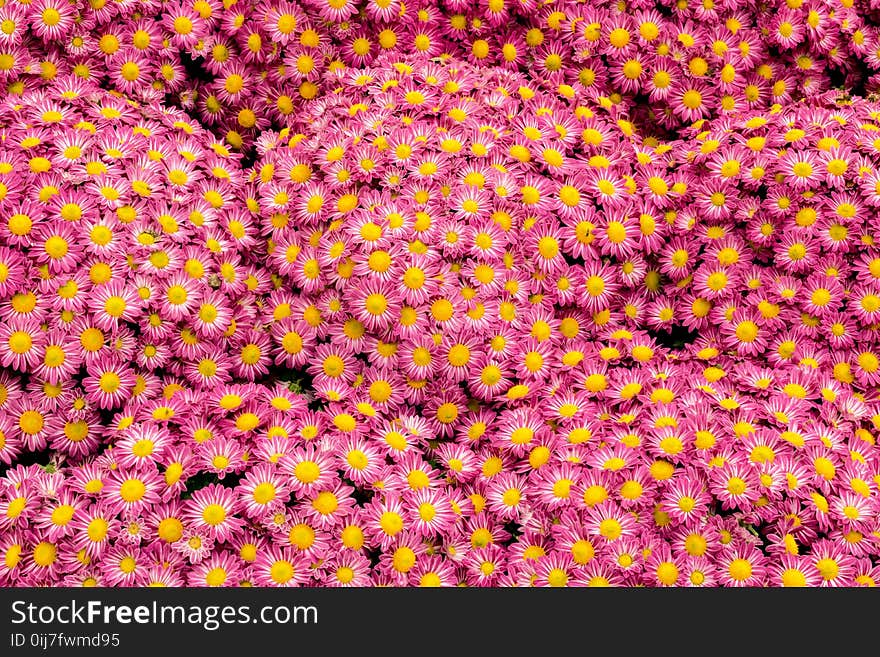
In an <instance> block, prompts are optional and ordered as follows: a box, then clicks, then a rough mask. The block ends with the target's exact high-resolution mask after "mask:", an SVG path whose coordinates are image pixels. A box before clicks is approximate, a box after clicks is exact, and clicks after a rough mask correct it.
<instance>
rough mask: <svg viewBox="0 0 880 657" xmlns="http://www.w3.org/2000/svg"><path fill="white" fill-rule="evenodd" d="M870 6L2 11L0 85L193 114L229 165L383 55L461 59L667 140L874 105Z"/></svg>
mask: <svg viewBox="0 0 880 657" xmlns="http://www.w3.org/2000/svg"><path fill="white" fill-rule="evenodd" d="M872 10H873V4H872V3H871V2H868V1H867V0H858V1H854V0H847V1H846V2H841V3H837V2H832V1H831V0H816V1H811V2H805V1H804V0H784V1H783V0H772V1H771V2H754V1H753V0H750V1H749V2H745V3H743V2H729V1H725V2H715V1H708V2H681V1H677V2H641V1H640V2H632V3H619V2H617V1H616V0H615V1H613V2H612V1H611V0H601V1H598V2H589V3H585V2H579V1H577V0H566V1H564V2H546V3H545V2H541V1H539V0H448V1H445V2H442V3H437V2H435V1H434V0H417V1H416V2H406V3H404V2H401V0H366V1H356V0H303V1H302V2H300V3H294V2H277V1H276V0H260V1H258V2H257V1H252V0H248V1H247V2H237V1H235V0H223V1H222V2H221V1H218V0H195V1H192V0H189V1H185V2H184V1H176V2H155V1H153V0H132V1H130V2H129V1H127V2H125V3H118V2H107V1H106V0H90V1H89V2H85V1H84V0H80V1H78V2H64V1H62V0H39V1H35V2H22V1H20V0H11V1H10V2H8V3H6V4H5V5H4V6H3V7H0V25H2V27H0V84H3V85H4V86H6V87H8V88H9V89H10V90H11V91H12V92H13V93H22V92H23V90H24V89H26V88H33V87H34V86H38V85H39V84H41V83H42V82H43V81H44V80H51V79H54V78H55V77H57V76H59V75H60V76H64V75H67V74H73V75H76V76H77V77H78V78H80V79H83V80H88V81H92V82H95V83H97V84H99V85H101V86H102V87H104V88H112V89H116V90H119V91H120V92H122V93H125V94H128V95H130V96H133V97H137V98H140V99H143V100H148V101H149V100H164V101H166V102H170V103H173V104H176V105H179V106H182V107H184V108H186V109H188V110H191V111H192V112H193V113H194V115H195V116H197V117H198V119H199V121H200V122H201V123H202V124H203V125H206V126H211V127H213V128H214V129H215V130H217V132H218V134H221V135H223V136H224V137H225V138H226V139H227V140H228V141H229V142H230V144H231V145H232V146H233V147H236V148H241V147H243V148H245V149H247V148H248V147H249V146H250V145H251V144H252V141H253V139H254V138H255V137H256V136H258V135H259V134H260V132H261V131H262V130H264V129H265V128H267V127H270V126H274V127H275V128H282V127H287V126H290V125H292V124H294V123H295V122H296V119H297V107H298V106H300V105H302V104H304V103H308V101H311V100H314V99H317V98H318V97H320V96H321V95H322V94H323V93H326V92H327V91H330V88H329V87H327V86H326V80H324V79H323V76H324V74H325V73H327V72H333V71H339V70H344V69H345V68H350V67H354V68H358V67H363V66H372V65H374V63H375V62H376V61H378V60H379V59H380V58H381V57H382V56H383V55H387V54H389V53H390V54H394V55H397V56H399V55H401V54H411V53H417V54H419V55H421V56H422V57H424V58H440V59H447V58H450V57H452V58H459V59H466V60H467V61H469V62H470V63H472V64H474V65H477V66H479V67H481V68H502V69H508V70H514V71H519V72H523V73H529V74H532V75H534V76H535V77H536V78H541V79H543V80H545V81H547V82H548V83H549V84H552V85H563V86H573V87H575V88H577V89H579V90H582V91H584V92H585V93H587V94H589V95H591V96H593V97H595V98H598V99H602V101H603V102H606V103H611V104H619V105H622V106H623V107H625V108H626V109H628V110H629V109H632V110H634V111H635V113H636V114H637V115H638V117H639V119H640V121H642V122H644V123H645V124H646V125H652V126H654V127H655V128H657V129H661V130H662V129H670V130H675V129H677V128H679V127H681V126H683V125H687V124H688V123H689V122H691V121H693V120H694V119H695V118H700V117H714V116H718V115H735V114H737V113H739V112H741V111H744V110H749V109H761V108H766V107H769V106H770V105H771V104H774V103H781V104H785V103H788V102H790V101H792V100H796V99H798V98H801V97H812V96H815V95H817V94H821V93H822V92H824V91H825V90H827V89H828V88H829V87H830V86H831V85H835V84H843V85H844V86H846V87H850V88H852V87H859V88H861V89H868V90H873V89H875V88H876V87H877V74H876V73H874V72H876V71H878V70H880V55H878V51H880V41H878V39H880V23H878V22H877V21H876V20H875V19H874V18H873V13H872Z"/></svg>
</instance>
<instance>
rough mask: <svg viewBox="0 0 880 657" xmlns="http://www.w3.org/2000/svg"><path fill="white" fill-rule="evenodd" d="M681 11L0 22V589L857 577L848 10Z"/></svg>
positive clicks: (120, 10) (525, 9)
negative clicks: (0, 96) (0, 586)
mask: <svg viewBox="0 0 880 657" xmlns="http://www.w3.org/2000/svg"><path fill="white" fill-rule="evenodd" d="M687 4H688V3H680V2H679V3H677V4H675V3H673V4H672V5H671V6H669V7H667V6H665V5H661V4H655V3H650V4H649V3H634V4H632V5H631V6H629V7H623V6H618V5H617V4H616V3H613V4H612V3H600V4H596V3H583V4H580V3H553V4H550V5H548V6H547V7H543V6H539V5H538V4H535V3H532V2H524V3H510V2H507V3H505V2H503V1H490V2H480V3H471V2H449V3H444V4H443V5H440V6H438V5H437V4H435V3H417V4H415V5H409V4H407V5H404V4H403V3H400V2H397V1H396V0H385V1H381V2H380V1H375V0H372V1H370V2H366V3H354V2H352V1H351V0H339V1H335V0H334V1H333V2H329V3H327V4H321V3H303V4H302V5H301V6H297V5H293V4H288V3H253V4H251V3H231V2H228V3H225V4H220V3H216V2H210V1H204V0H202V1H199V2H195V3H192V4H182V3H165V4H161V3H152V2H132V3H114V4H109V3H108V4H103V3H102V2H100V1H97V2H96V1H94V0H93V1H92V2H90V3H78V4H76V5H71V4H68V3H57V2H53V0H38V1H36V2H33V3H30V4H18V3H15V2H12V3H9V4H7V5H6V6H4V7H2V8H0V79H2V80H3V82H4V84H5V85H6V87H7V88H6V91H5V93H4V96H3V99H2V105H0V367H2V370H0V463H2V464H5V465H4V467H3V468H2V470H0V476H2V478H0V552H2V554H3V555H4V559H2V560H0V584H3V585H7V586H9V585H57V584H61V585H70V586H73V585H77V586H78V585H109V586H146V585H187V586H230V585H232V586H235V585H257V586H276V585H325V586H369V585H395V586H398V585H399V586H407V585H413V586H415V585H460V584H467V585H470V586H498V585H502V586H519V585H523V586H525V585H539V586H547V585H549V586H561V585H622V586H637V585H647V586H670V585H681V586H763V585H770V586H798V585H800V586H803V585H808V586H820V585H821V586H850V585H856V584H858V585H868V584H873V583H875V582H876V581H877V579H878V577H880V570H878V568H880V566H878V558H880V543H878V542H880V502H878V499H880V496H878V490H877V488H878V485H880V458H878V449H877V447H876V433H877V430H878V428H880V403H878V398H877V395H876V388H877V383H878V382H880V342H878V340H877V338H876V330H877V326H878V325H880V323H878V319H880V248H878V247H877V246H876V244H875V240H876V238H877V235H876V232H877V228H878V225H877V222H876V220H875V214H876V210H875V208H877V207H878V206H880V105H878V104H876V103H874V102H872V101H871V100H870V99H865V98H861V97H858V96H854V95H853V94H857V93H861V94H868V93H870V92H871V91H872V90H873V86H874V84H875V80H874V78H873V77H872V74H871V71H872V70H873V69H874V67H875V65H877V61H875V59H876V53H873V50H872V49H876V48H877V47H878V45H880V44H877V37H878V32H877V28H876V27H875V24H874V22H873V9H872V8H871V7H870V6H868V5H867V4H865V5H864V6H862V5H861V4H859V3H855V4H854V3H852V2H848V3H846V4H849V5H850V6H849V7H846V6H842V5H841V6H831V5H830V4H826V3H814V4H807V3H800V2H798V1H797V0H790V1H789V2H788V3H787V4H786V3H771V5H772V6H770V5H760V6H758V5H757V4H748V5H747V6H743V5H741V4H737V5H736V6H733V5H731V6H730V7H727V6H726V5H722V4H718V3H716V4H712V3H702V5H701V6H700V7H699V8H697V7H694V8H690V7H688V6H687ZM777 4H779V6H776V5H777ZM682 5H684V6H682ZM157 19H158V20H157Z"/></svg>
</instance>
